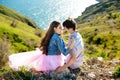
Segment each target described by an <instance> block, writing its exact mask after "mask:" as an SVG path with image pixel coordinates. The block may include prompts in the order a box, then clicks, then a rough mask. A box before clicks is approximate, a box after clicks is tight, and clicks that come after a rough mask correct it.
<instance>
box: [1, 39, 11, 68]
mask: <svg viewBox="0 0 120 80" xmlns="http://www.w3.org/2000/svg"><path fill="white" fill-rule="evenodd" d="M9 47H10V42H9V41H7V40H2V39H0V69H1V68H2V67H3V66H4V65H5V63H6V62H7V60H8V58H7V57H8V53H10V51H9Z"/></svg>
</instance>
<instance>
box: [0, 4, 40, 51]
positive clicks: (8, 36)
mask: <svg viewBox="0 0 120 80" xmlns="http://www.w3.org/2000/svg"><path fill="white" fill-rule="evenodd" d="M25 20H28V21H31V19H29V18H26V17H25V16H23V15H21V14H18V13H17V12H16V11H14V10H11V9H9V8H6V7H4V6H0V53H4V51H5V53H6V51H7V50H8V51H9V52H8V53H17V52H24V51H30V50H33V49H35V47H37V46H39V43H40V39H41V35H42V30H40V29H39V28H38V27H37V26H33V25H31V26H30V24H32V23H35V22H34V21H31V22H29V23H30V24H28V22H24V21H25ZM6 46H7V47H9V48H8V49H7V50H6V48H5V47H6Z"/></svg>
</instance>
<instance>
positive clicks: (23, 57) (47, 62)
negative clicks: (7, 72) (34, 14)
mask: <svg viewBox="0 0 120 80" xmlns="http://www.w3.org/2000/svg"><path fill="white" fill-rule="evenodd" d="M63 27H64V29H65V30H66V31H67V32H68V33H70V36H69V41H68V46H66V45H65V43H64V41H63V39H62V38H61V33H62V25H61V23H60V22H58V21H53V22H52V23H51V24H50V26H49V29H48V31H47V33H46V34H45V37H44V38H43V39H42V41H41V44H40V49H39V50H35V51H30V52H22V53H19V54H13V55H10V56H9V65H10V67H12V68H15V69H19V67H21V66H27V67H29V68H34V69H35V70H36V71H55V72H57V73H59V72H62V71H64V70H65V69H66V68H70V69H76V68H79V67H80V66H81V65H82V63H83V50H84V45H83V41H82V37H81V35H80V34H79V33H78V32H77V31H76V23H75V21H74V20H72V19H70V18H69V19H67V20H65V21H64V22H63Z"/></svg>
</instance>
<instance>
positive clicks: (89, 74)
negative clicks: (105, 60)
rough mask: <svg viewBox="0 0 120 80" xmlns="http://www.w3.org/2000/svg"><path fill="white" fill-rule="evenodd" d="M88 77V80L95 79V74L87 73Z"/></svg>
mask: <svg viewBox="0 0 120 80" xmlns="http://www.w3.org/2000/svg"><path fill="white" fill-rule="evenodd" d="M88 76H89V77H90V78H95V77H96V76H95V74H94V73H93V72H91V73H88Z"/></svg>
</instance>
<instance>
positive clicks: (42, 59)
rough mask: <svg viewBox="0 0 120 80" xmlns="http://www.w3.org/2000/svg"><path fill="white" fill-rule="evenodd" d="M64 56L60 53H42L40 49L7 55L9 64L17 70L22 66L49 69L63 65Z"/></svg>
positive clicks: (38, 69)
mask: <svg viewBox="0 0 120 80" xmlns="http://www.w3.org/2000/svg"><path fill="white" fill-rule="evenodd" d="M64 59H65V57H64V56H63V55H62V54H61V55H49V56H47V55H44V54H42V51H40V50H35V51H30V52H22V53H17V54H12V55H10V56H9V66H10V67H11V68H13V69H16V70H19V69H20V68H21V67H22V66H24V67H26V68H27V69H30V68H34V69H36V70H37V71H51V70H55V69H56V68H57V67H59V66H63V65H64Z"/></svg>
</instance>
